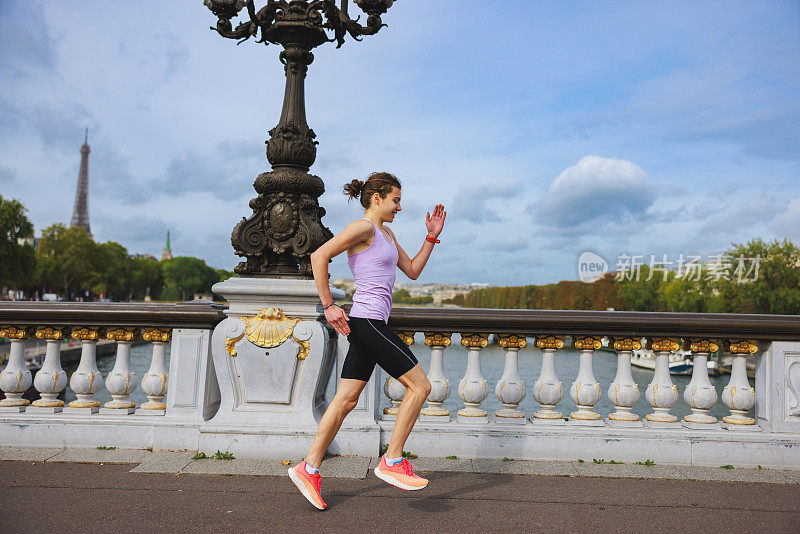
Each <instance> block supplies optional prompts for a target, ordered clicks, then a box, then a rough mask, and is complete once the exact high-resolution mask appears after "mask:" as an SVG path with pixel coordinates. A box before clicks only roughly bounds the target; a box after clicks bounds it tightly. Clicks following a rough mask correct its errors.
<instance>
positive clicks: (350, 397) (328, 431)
mask: <svg viewBox="0 0 800 534" xmlns="http://www.w3.org/2000/svg"><path fill="white" fill-rule="evenodd" d="M366 385H367V383H366V382H364V381H363V380H356V379H354V378H342V379H341V380H340V381H339V388H338V389H337V390H336V395H334V397H333V400H332V401H331V403H330V405H329V406H328V409H327V410H325V414H324V415H323V416H322V419H321V420H320V422H319V427H318V428H317V435H316V437H315V438H314V443H312V444H311V450H310V451H309V452H308V455H306V462H307V463H308V464H309V465H310V466H312V467H315V468H319V465H320V464H321V463H322V457H323V456H325V451H327V450H328V447H329V446H330V444H331V441H333V438H334V437H335V436H336V433H337V432H339V427H341V426H342V421H344V418H345V416H347V414H348V413H350V411H351V410H352V409H353V408H355V406H356V404H357V403H358V397H359V395H361V391H362V390H363V389H364V386H366ZM409 430H410V429H409Z"/></svg>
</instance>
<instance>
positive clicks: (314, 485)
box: [289, 460, 328, 510]
mask: <svg viewBox="0 0 800 534" xmlns="http://www.w3.org/2000/svg"><path fill="white" fill-rule="evenodd" d="M289 478H291V479H292V482H294V485H295V486H297V489H299V490H300V493H302V494H303V497H305V498H306V499H308V502H310V503H311V504H313V505H314V506H315V507H316V508H318V509H319V510H324V509H325V508H327V507H328V505H327V504H325V501H323V500H322V496H321V495H320V494H319V490H320V487H322V477H321V476H319V473H314V474H313V475H310V474H309V473H308V471H306V461H305V460H303V461H302V462H300V463H299V464H298V465H296V466H294V467H290V468H289Z"/></svg>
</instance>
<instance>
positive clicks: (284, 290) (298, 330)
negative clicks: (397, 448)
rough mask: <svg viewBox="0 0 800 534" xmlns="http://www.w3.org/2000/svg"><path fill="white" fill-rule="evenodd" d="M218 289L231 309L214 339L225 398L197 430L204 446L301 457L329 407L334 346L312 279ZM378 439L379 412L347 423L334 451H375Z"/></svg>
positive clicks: (231, 282)
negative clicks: (327, 390)
mask: <svg viewBox="0 0 800 534" xmlns="http://www.w3.org/2000/svg"><path fill="white" fill-rule="evenodd" d="M213 291H214V292H215V293H217V294H220V295H222V296H223V297H225V298H226V299H227V300H228V302H229V304H230V307H229V308H228V310H227V311H226V315H227V316H228V317H227V318H226V319H225V320H223V321H222V322H221V323H219V324H218V325H217V327H216V328H215V329H214V332H213V333H212V336H211V354H212V357H213V361H214V370H215V372H216V376H217V380H218V383H219V390H220V402H219V408H218V410H217V411H216V413H215V414H214V416H213V417H212V418H211V419H210V420H208V421H206V423H205V424H203V425H201V427H200V438H199V447H200V449H201V450H216V449H219V450H222V451H230V452H232V453H233V454H234V455H235V456H237V457H241V458H247V457H263V456H264V455H265V454H267V455H268V456H273V457H288V456H297V455H298V454H304V453H305V452H306V450H307V449H308V447H310V445H311V442H312V441H313V439H314V436H315V435H316V431H317V423H318V421H319V418H320V417H321V416H322V413H323V412H324V410H325V408H326V407H327V400H326V399H325V389H326V386H327V385H328V381H329V380H330V379H331V375H332V373H333V370H334V365H333V363H334V357H335V350H336V333H335V332H334V331H333V330H332V329H331V328H330V327H329V326H328V325H327V323H326V322H324V318H323V319H322V320H320V319H321V318H322V310H321V305H320V303H319V296H318V294H317V289H316V285H315V284H314V281H313V280H305V279H288V278H287V279H274V278H231V279H228V280H226V281H224V282H220V283H218V284H216V285H215V286H214V287H213ZM331 293H332V295H333V297H334V298H335V299H336V298H342V297H343V296H344V293H343V292H342V291H341V290H339V289H336V288H331ZM379 440H380V430H379V427H378V425H377V423H376V422H375V419H374V415H373V416H372V417H371V418H366V419H359V418H357V420H356V421H352V422H346V423H345V424H343V425H342V430H341V431H340V433H339V435H338V436H337V438H336V440H334V443H333V444H332V446H331V450H332V451H333V450H336V448H337V446H338V445H339V444H340V443H341V447H339V448H342V449H345V450H348V451H350V454H359V455H361V454H363V455H375V454H377V450H378V447H379ZM265 451H267V452H265Z"/></svg>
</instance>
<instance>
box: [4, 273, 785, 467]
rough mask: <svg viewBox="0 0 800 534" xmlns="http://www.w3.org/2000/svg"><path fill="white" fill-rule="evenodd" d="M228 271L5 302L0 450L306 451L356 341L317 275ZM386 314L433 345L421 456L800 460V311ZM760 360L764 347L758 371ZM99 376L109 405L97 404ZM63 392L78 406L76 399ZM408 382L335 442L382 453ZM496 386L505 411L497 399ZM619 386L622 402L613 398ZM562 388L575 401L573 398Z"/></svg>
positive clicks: (376, 384) (386, 386) (400, 330)
mask: <svg viewBox="0 0 800 534" xmlns="http://www.w3.org/2000/svg"><path fill="white" fill-rule="evenodd" d="M224 284H227V286H226V287H223V288H222V289H224V290H225V291H227V292H228V293H229V294H228V295H226V296H227V297H228V299H229V301H231V306H230V307H229V308H228V309H227V310H222V309H220V308H219V307H218V306H215V305H212V304H211V303H209V302H199V303H184V304H172V305H165V304H130V305H129V304H78V303H0V330H2V331H1V332H0V336H2V337H4V338H7V339H9V340H10V343H11V347H10V353H9V358H8V361H7V363H6V365H5V368H3V369H2V371H0V390H2V391H3V393H4V396H5V398H4V399H2V400H0V445H16V446H55V445H59V446H68V447H69V446H99V445H114V446H124V447H134V448H136V447H140V448H152V449H158V448H169V449H190V450H196V449H198V448H199V449H209V450H216V449H220V450H230V451H231V452H234V454H236V455H237V456H238V457H265V456H285V455H291V454H294V455H295V456H296V455H297V454H299V452H298V451H302V450H304V449H306V448H307V447H308V445H309V444H310V442H311V440H312V439H313V436H314V433H315V431H316V424H317V421H318V420H319V417H320V415H321V413H322V412H323V411H324V409H325V406H326V405H327V402H328V401H329V400H330V398H331V397H330V394H331V388H333V389H335V387H336V383H337V376H338V370H339V369H340V368H341V364H342V361H343V358H344V355H345V354H346V352H347V339H346V338H344V337H340V336H337V334H336V333H335V332H334V331H333V330H332V329H331V328H330V327H329V326H328V325H326V324H325V323H324V321H320V320H319V318H320V317H321V313H320V309H319V307H318V303H317V302H316V301H315V300H314V297H313V295H315V293H314V292H315V288H314V286H313V283H307V282H306V281H291V282H285V281H284V282H282V286H281V287H282V289H281V290H282V291H284V290H285V287H286V286H287V284H290V285H291V284H293V285H292V286H291V288H290V289H291V290H292V291H293V295H295V296H294V297H293V298H294V300H293V301H289V302H281V301H280V299H278V298H277V297H276V298H275V299H274V300H273V302H271V303H270V304H273V307H264V306H263V302H258V301H257V299H255V298H253V297H252V295H251V293H250V292H251V287H255V286H254V285H255V284H261V286H259V287H258V290H259V291H262V292H263V291H264V284H267V282H264V281H254V280H248V279H235V280H232V281H227V282H225V283H224ZM281 303H282V304H284V306H285V308H281V307H277V304H281ZM223 311H224V314H223ZM389 325H390V327H392V328H393V329H394V330H395V331H396V332H397V334H398V336H399V337H400V339H401V340H402V341H403V342H405V343H407V344H409V345H412V344H414V343H415V335H418V337H417V338H416V339H418V340H420V339H423V336H424V348H423V349H422V350H427V351H430V364H429V368H428V369H425V371H426V372H427V373H428V377H429V379H430V381H431V386H432V387H431V392H430V395H429V397H428V402H427V403H426V405H425V406H424V407H423V409H422V411H421V413H420V420H419V421H418V422H417V424H416V426H415V430H414V432H413V433H412V435H411V438H410V439H409V442H408V444H407V447H406V448H407V449H408V450H412V451H413V452H415V453H416V454H421V455H428V456H448V455H453V454H455V455H458V456H463V457H494V458H497V457H500V458H502V457H510V458H518V459H525V458H527V459H558V460H574V459H577V458H608V459H615V460H619V461H644V460H647V459H653V460H654V461H657V462H660V463H674V464H699V465H716V466H718V465H722V464H736V465H763V466H765V467H766V466H772V467H794V468H800V317H794V316H766V315H763V316H753V315H726V314H672V313H634V312H587V311H542V310H469V309H457V310H451V309H425V308H395V309H394V310H393V311H392V315H391V317H390V321H389ZM492 336H494V339H492ZM30 339H38V340H40V341H42V342H44V343H45V344H46V355H45V358H44V362H43V364H42V368H41V370H40V371H39V372H38V373H36V376H31V373H30V372H29V371H28V370H27V369H26V367H25V360H24V358H25V357H24V344H25V342H26V341H27V340H30ZM64 339H71V340H73V341H74V342H79V343H80V345H81V356H80V362H79V364H78V367H77V369H76V370H75V372H74V373H72V374H71V376H67V375H66V373H65V372H64V370H63V368H62V364H61V358H60V348H61V341H62V340H64ZM101 340H107V341H106V342H109V341H110V342H113V343H115V345H116V347H115V348H116V354H115V360H114V366H113V369H112V370H111V371H110V372H108V374H107V376H101V373H100V372H99V371H98V367H97V361H96V360H97V358H96V350H97V345H98V343H99V342H100V341H101ZM137 340H141V341H143V342H147V343H148V345H147V347H148V350H149V351H150V356H149V359H150V364H149V369H148V371H147V372H146V373H144V375H143V376H136V375H135V373H133V372H132V371H131V361H130V355H131V345H132V344H133V343H134V342H136V341H137ZM490 340H492V341H495V342H496V343H497V346H498V347H499V348H500V350H501V351H502V355H503V360H502V372H500V371H499V370H498V371H497V372H495V371H491V372H489V375H491V376H486V373H487V371H486V369H491V366H490V367H488V368H487V367H486V366H485V365H482V358H484V356H485V353H484V351H485V350H486V348H487V346H488V345H489V342H490ZM604 344H605V345H607V346H606V347H603V348H604V350H613V351H614V352H615V353H616V357H615V361H616V373H615V375H614V379H613V381H611V382H610V383H605V382H604V383H600V382H599V381H598V379H597V378H596V373H595V371H596V370H595V367H594V365H595V359H596V357H597V354H596V353H597V351H598V350H599V349H601V347H602V346H603V345H604ZM458 345H460V346H461V347H463V349H459V351H458V355H457V356H454V355H453V347H454V346H458ZM421 346H422V345H420V347H421ZM643 347H646V348H648V349H650V350H651V351H653V353H654V355H655V369H654V371H653V374H652V379H651V380H650V381H649V383H648V384H646V385H645V384H644V383H642V384H639V385H637V384H636V383H635V381H634V380H633V374H632V372H631V356H632V354H633V352H634V351H636V350H638V349H641V348H643ZM168 349H169V358H168ZM680 349H683V350H686V351H690V352H691V354H692V357H693V360H694V366H693V372H692V376H691V380H690V381H689V383H688V385H686V386H685V387H682V390H680V391H679V389H678V388H677V387H676V385H675V383H674V382H673V380H672V378H671V376H670V374H669V359H670V355H671V354H674V353H675V352H676V351H678V350H680ZM416 350H419V348H417V349H416ZM717 351H721V352H722V353H723V354H725V355H727V356H728V357H729V358H731V359H732V365H731V375H730V378H729V380H728V383H727V385H726V386H725V388H724V390H723V392H722V394H721V395H720V397H721V398H717V397H718V395H717V391H716V390H715V389H714V387H713V385H712V384H711V382H710V380H709V377H708V372H707V367H706V362H707V360H708V358H709V356H710V355H711V354H712V353H715V352H717ZM576 353H577V354H576ZM748 356H750V357H755V360H756V374H755V379H754V380H751V379H748V375H747V368H746V364H745V360H746V358H747V357H748ZM453 357H459V358H464V359H465V360H466V361H465V362H463V363H464V364H465V371H464V372H463V374H461V372H459V373H458V374H459V376H454V375H448V373H447V370H448V368H449V367H450V365H449V364H448V362H449V361H451V359H452V358H453ZM531 358H532V359H533V360H534V361H535V362H536V366H537V368H536V371H535V372H533V373H530V370H529V365H530V363H527V366H526V367H525V369H526V370H525V371H524V373H521V372H520V368H521V367H520V362H521V361H525V362H530V359H531ZM563 358H576V363H578V365H577V372H575V374H574V376H558V372H557V368H558V366H557V362H558V361H560V360H561V359H563ZM484 364H485V362H484ZM562 372H563V370H562ZM495 373H496V374H495ZM490 384H491V385H492V386H493V387H490ZM451 386H453V387H451ZM640 386H641V388H642V390H643V391H640ZM31 387H33V388H34V390H35V394H34V395H31ZM102 388H105V389H106V390H107V392H108V394H110V396H111V399H112V400H110V401H108V402H106V403H104V404H102V405H101V403H100V402H99V401H98V400H97V395H98V393H99V392H100V391H101V390H102ZM136 388H141V391H142V392H143V393H144V394H145V395H146V396H147V399H148V400H147V401H145V402H141V403H140V404H139V405H136V404H134V402H133V401H132V400H131V394H132V393H133V392H134V391H135V389H136ZM67 389H69V390H71V391H72V392H73V393H74V395H75V397H76V399H75V400H73V401H72V402H69V403H68V404H67V405H65V402H64V400H63V392H65V391H66V390H67ZM26 392H27V393H26ZM23 395H24V397H27V398H24V397H23ZM382 395H383V396H385V397H386V398H388V403H386V404H388V406H387V407H386V408H385V409H383V410H381V409H380V406H381V404H382V402H381V396H382ZM404 395H405V388H404V386H403V385H402V384H401V383H400V382H399V381H397V380H393V379H389V380H385V377H382V376H381V374H380V371H377V372H376V374H375V375H374V376H373V378H372V379H371V380H370V382H369V383H368V384H367V387H366V388H365V390H364V392H363V394H362V398H361V399H360V400H359V403H358V405H357V406H356V408H355V409H354V410H353V412H351V414H350V415H349V416H348V417H347V418H346V419H345V422H344V424H343V426H342V431H341V432H340V434H339V435H338V436H337V438H336V440H335V441H334V443H333V444H332V446H331V452H333V453H338V454H361V455H375V454H377V451H378V450H379V448H380V446H381V445H382V444H385V443H386V442H388V439H389V437H390V435H391V431H392V428H393V425H394V418H395V416H396V410H397V407H398V406H399V404H400V402H401V401H402V399H403V396H404ZM490 395H494V398H496V400H497V403H496V405H499V406H500V407H499V408H498V409H494V407H491V408H490V407H489V406H488V405H487V403H486V400H487V398H488V397H489V396H490ZM453 396H454V397H453ZM567 396H568V397H567ZM603 396H605V398H606V399H607V400H608V401H609V403H610V405H611V409H610V410H606V409H598V403H599V401H600V400H601V398H602V397H603ZM565 397H566V398H568V399H571V400H572V402H573V403H574V405H575V409H565V406H564V404H565V403H564V400H565ZM29 399H30V400H29ZM454 400H455V401H457V402H455V405H456V408H455V409H453V406H454ZM683 403H685V406H682V404H683ZM720 403H721V405H723V406H724V407H725V415H724V416H722V417H720V418H719V420H718V418H717V417H714V416H713V415H710V412H712V413H715V414H718V413H719V406H720ZM492 404H495V403H494V402H493V403H492ZM643 407H645V408H646V409H644V410H643V409H642V408H643ZM684 408H685V409H684ZM712 409H713V411H712ZM451 410H452V412H453V413H451ZM634 411H636V412H637V413H639V414H642V415H641V416H640V415H637V413H634ZM682 412H688V413H687V415H685V416H683V417H678V415H676V414H680V413H682ZM718 417H719V416H718Z"/></svg>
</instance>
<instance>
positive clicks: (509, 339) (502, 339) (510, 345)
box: [497, 334, 528, 349]
mask: <svg viewBox="0 0 800 534" xmlns="http://www.w3.org/2000/svg"><path fill="white" fill-rule="evenodd" d="M497 337H498V339H497V344H498V345H500V347H502V348H504V349H524V348H525V347H527V346H528V340H527V339H526V338H525V336H520V335H517V334H498V336H497Z"/></svg>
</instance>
